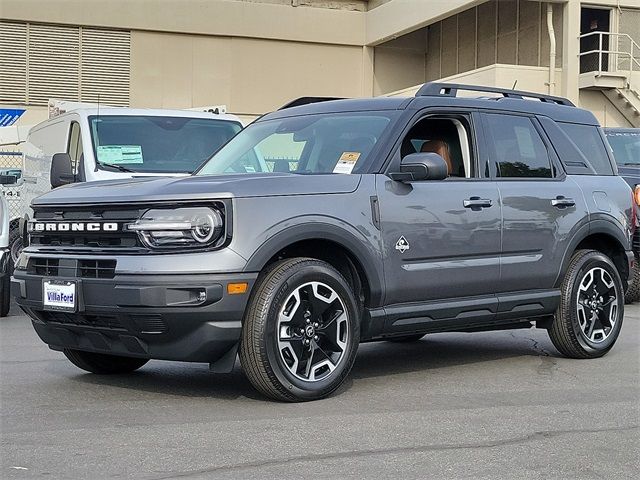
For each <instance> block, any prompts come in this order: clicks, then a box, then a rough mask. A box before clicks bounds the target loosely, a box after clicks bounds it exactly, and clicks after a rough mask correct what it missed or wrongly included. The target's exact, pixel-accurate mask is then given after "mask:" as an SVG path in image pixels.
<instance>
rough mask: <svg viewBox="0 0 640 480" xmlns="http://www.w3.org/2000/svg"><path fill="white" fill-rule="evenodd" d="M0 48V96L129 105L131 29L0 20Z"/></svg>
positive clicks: (16, 99) (2, 99) (35, 102)
mask: <svg viewBox="0 0 640 480" xmlns="http://www.w3.org/2000/svg"><path fill="white" fill-rule="evenodd" d="M0 52H2V53H3V54H2V55H0V102H4V103H14V104H25V105H47V102H48V100H49V99H58V100H68V101H89V102H97V101H98V100H100V102H101V103H104V104H109V105H114V106H128V105H129V88H130V59H131V33H130V32H129V31H121V30H102V29H93V28H85V27H67V26H57V25H40V24H27V23H14V22H0Z"/></svg>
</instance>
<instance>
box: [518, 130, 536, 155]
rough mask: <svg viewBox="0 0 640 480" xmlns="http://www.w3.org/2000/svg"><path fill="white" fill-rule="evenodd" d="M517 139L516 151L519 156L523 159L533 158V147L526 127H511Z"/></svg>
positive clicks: (534, 152) (529, 132)
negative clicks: (517, 150)
mask: <svg viewBox="0 0 640 480" xmlns="http://www.w3.org/2000/svg"><path fill="white" fill-rule="evenodd" d="M513 130H514V131H515V133H516V138H517V139H518V149H519V150H520V155H522V156H523V157H525V158H535V157H536V150H535V147H534V146H533V138H531V131H530V130H529V129H528V128H526V127H513Z"/></svg>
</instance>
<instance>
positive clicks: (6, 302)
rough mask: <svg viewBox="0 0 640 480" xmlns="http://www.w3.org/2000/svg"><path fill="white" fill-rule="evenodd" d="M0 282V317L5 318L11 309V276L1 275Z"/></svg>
mask: <svg viewBox="0 0 640 480" xmlns="http://www.w3.org/2000/svg"><path fill="white" fill-rule="evenodd" d="M0 282H2V284H1V285H0V317H6V316H7V315H9V308H10V307H11V274H10V273H7V274H6V275H3V276H2V278H1V279H0Z"/></svg>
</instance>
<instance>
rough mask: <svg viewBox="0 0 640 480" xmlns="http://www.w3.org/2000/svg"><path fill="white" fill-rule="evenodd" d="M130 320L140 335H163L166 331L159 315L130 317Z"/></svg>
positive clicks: (165, 326)
mask: <svg viewBox="0 0 640 480" xmlns="http://www.w3.org/2000/svg"><path fill="white" fill-rule="evenodd" d="M131 320H133V323H134V325H135V328H136V330H137V331H138V332H140V333H165V332H166V331H167V330H168V327H167V324H166V323H164V321H163V320H162V317H161V316H160V315H131Z"/></svg>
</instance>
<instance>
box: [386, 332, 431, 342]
mask: <svg viewBox="0 0 640 480" xmlns="http://www.w3.org/2000/svg"><path fill="white" fill-rule="evenodd" d="M424 336H425V334H424V333H416V334H414V335H405V336H403V337H391V338H387V339H386V340H387V342H392V343H411V342H417V341H418V340H420V339H421V338H422V337H424Z"/></svg>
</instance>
